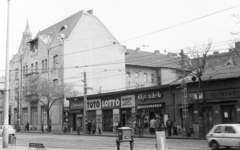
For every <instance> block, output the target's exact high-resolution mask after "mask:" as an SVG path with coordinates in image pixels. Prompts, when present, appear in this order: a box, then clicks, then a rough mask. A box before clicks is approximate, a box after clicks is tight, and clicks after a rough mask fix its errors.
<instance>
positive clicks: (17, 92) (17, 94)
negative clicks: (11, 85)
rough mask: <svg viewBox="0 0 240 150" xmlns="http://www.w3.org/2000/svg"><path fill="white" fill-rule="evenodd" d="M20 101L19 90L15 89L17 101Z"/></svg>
mask: <svg viewBox="0 0 240 150" xmlns="http://www.w3.org/2000/svg"><path fill="white" fill-rule="evenodd" d="M18 99H19V91H18V88H15V100H16V101H17V102H18Z"/></svg>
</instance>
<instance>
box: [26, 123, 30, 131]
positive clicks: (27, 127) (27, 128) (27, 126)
mask: <svg viewBox="0 0 240 150" xmlns="http://www.w3.org/2000/svg"><path fill="white" fill-rule="evenodd" d="M25 131H29V122H27V124H26V126H25Z"/></svg>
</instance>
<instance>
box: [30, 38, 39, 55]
mask: <svg viewBox="0 0 240 150" xmlns="http://www.w3.org/2000/svg"><path fill="white" fill-rule="evenodd" d="M36 49H38V39H37V38H36V39H35V40H33V41H31V42H30V50H31V52H33V53H34V52H35V50H36Z"/></svg>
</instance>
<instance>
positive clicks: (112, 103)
mask: <svg viewBox="0 0 240 150" xmlns="http://www.w3.org/2000/svg"><path fill="white" fill-rule="evenodd" d="M119 107H120V100H119V98H116V99H109V100H102V108H119Z"/></svg>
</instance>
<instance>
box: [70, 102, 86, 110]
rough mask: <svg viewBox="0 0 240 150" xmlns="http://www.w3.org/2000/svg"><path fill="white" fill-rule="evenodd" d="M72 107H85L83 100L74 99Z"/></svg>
mask: <svg viewBox="0 0 240 150" xmlns="http://www.w3.org/2000/svg"><path fill="white" fill-rule="evenodd" d="M70 109H83V101H79V100H77V101H72V102H71V106H70Z"/></svg>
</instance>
